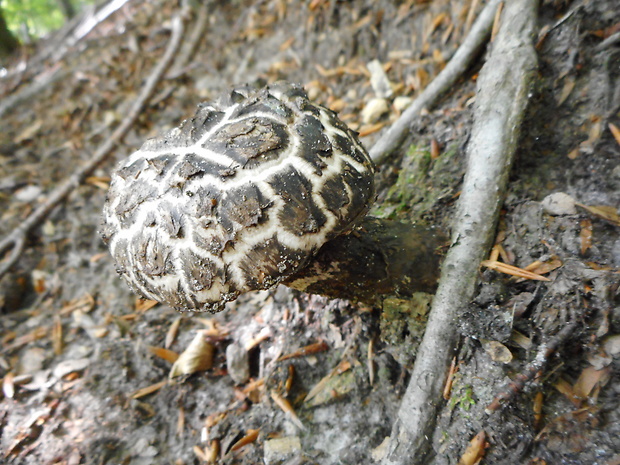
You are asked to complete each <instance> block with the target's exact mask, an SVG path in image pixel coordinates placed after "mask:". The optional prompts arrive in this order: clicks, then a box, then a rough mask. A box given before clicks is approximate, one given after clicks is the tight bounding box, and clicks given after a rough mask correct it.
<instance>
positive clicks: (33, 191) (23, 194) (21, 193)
mask: <svg viewBox="0 0 620 465" xmlns="http://www.w3.org/2000/svg"><path fill="white" fill-rule="evenodd" d="M41 192H43V189H41V188H40V187H39V186H33V185H28V186H26V187H22V188H21V189H18V190H17V191H16V192H15V193H14V194H13V198H14V199H15V200H17V201H19V202H25V203H28V202H34V201H35V200H36V199H37V198H38V197H39V196H40V195H41Z"/></svg>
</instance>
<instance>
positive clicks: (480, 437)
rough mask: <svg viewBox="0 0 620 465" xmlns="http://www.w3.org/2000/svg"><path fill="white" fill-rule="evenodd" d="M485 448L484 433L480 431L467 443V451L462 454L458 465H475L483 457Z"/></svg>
mask: <svg viewBox="0 0 620 465" xmlns="http://www.w3.org/2000/svg"><path fill="white" fill-rule="evenodd" d="M485 447H486V434H485V433H484V431H480V432H479V433H478V434H476V435H475V436H474V438H473V439H472V440H471V441H470V442H469V445H468V446H467V449H465V452H464V453H463V455H462V456H461V459H460V460H459V465H474V464H476V463H477V462H478V461H479V460H480V459H481V458H482V457H483V456H484V449H485Z"/></svg>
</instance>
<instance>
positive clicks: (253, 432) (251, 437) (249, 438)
mask: <svg viewBox="0 0 620 465" xmlns="http://www.w3.org/2000/svg"><path fill="white" fill-rule="evenodd" d="M258 433H260V429H249V430H248V431H247V433H245V436H243V437H242V438H241V439H239V440H238V441H237V442H236V443H234V444H233V446H232V447H231V448H230V450H232V451H235V450H239V449H241V448H242V447H244V446H247V445H248V444H252V443H253V442H254V441H256V439H257V438H258Z"/></svg>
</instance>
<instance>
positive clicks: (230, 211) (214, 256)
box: [102, 83, 374, 311]
mask: <svg viewBox="0 0 620 465" xmlns="http://www.w3.org/2000/svg"><path fill="white" fill-rule="evenodd" d="M373 172H374V168H373V164H372V161H371V160H370V158H369V157H368V154H367V153H366V151H365V150H364V148H363V147H362V145H361V144H360V142H359V140H358V139H357V137H356V134H355V133H354V132H353V131H351V130H350V129H349V128H348V127H347V126H346V125H345V124H344V123H343V122H342V121H340V120H339V119H338V117H337V116H336V114H335V113H334V112H332V111H331V110H328V109H326V108H323V107H321V106H320V105H316V104H313V103H311V102H309V101H308V97H307V95H306V94H305V92H304V91H303V89H302V88H301V87H299V86H296V85H292V84H288V83H276V84H274V85H272V86H269V87H267V88H265V89H261V90H252V89H250V88H247V87H243V88H237V89H235V90H233V91H231V92H229V93H227V94H225V95H224V96H222V97H221V98H220V99H219V100H218V101H217V102H215V103H208V104H202V105H201V106H200V107H199V108H198V111H197V112H196V115H195V116H194V117H193V118H191V119H188V120H186V121H184V122H183V123H182V124H181V126H179V127H178V128H175V129H173V130H171V131H169V132H168V133H167V134H165V135H164V136H163V137H157V138H154V139H150V140H148V141H146V143H145V144H144V145H143V146H142V148H141V149H140V150H138V151H137V152H135V153H134V154H133V155H131V156H130V157H129V158H128V159H127V160H125V161H123V162H122V163H121V165H120V167H119V168H118V170H117V171H116V172H115V173H114V174H113V175H112V182H111V185H110V190H109V192H108V197H107V200H106V203H105V206H104V210H103V228H102V236H103V238H104V241H105V242H106V243H107V244H108V245H109V247H110V251H111V253H112V256H113V257H114V260H115V261H116V265H117V270H118V272H119V273H120V274H121V275H122V276H123V277H124V278H125V280H126V281H127V282H128V283H129V285H130V287H131V288H133V289H134V290H135V291H137V292H138V293H140V294H142V295H143V296H144V297H146V298H149V299H154V300H157V301H160V302H163V303H166V304H168V305H170V306H172V307H175V308H177V309H179V310H208V311H218V310H221V309H222V308H223V306H224V304H225V303H226V302H228V301H231V300H234V299H235V298H236V297H237V296H238V295H239V294H240V293H243V292H246V291H251V290H256V289H267V288H269V287H272V286H273V285H275V284H277V283H279V282H280V281H281V280H283V279H284V278H286V277H288V276H290V275H292V274H293V273H295V272H296V271H297V270H299V269H300V268H301V267H303V266H305V265H306V263H307V262H308V261H309V259H311V258H312V256H313V255H314V254H315V253H316V252H317V251H318V249H319V248H320V247H321V246H322V245H323V244H324V243H325V242H326V241H328V240H330V239H331V238H333V237H335V236H337V235H339V234H342V233H344V232H347V231H349V230H350V229H351V228H352V227H353V226H354V225H355V223H356V221H357V220H358V219H360V218H361V217H363V216H364V215H365V214H366V212H367V211H368V208H369V206H370V204H371V201H372V200H373V197H374V184H373Z"/></svg>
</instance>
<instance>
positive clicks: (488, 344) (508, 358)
mask: <svg viewBox="0 0 620 465" xmlns="http://www.w3.org/2000/svg"><path fill="white" fill-rule="evenodd" d="M480 342H482V347H483V348H484V351H485V352H486V353H487V354H488V355H489V357H491V360H493V361H494V362H501V363H510V362H512V359H513V356H512V352H510V349H508V347H506V346H505V345H504V344H502V343H501V342H498V341H487V340H481V341H480Z"/></svg>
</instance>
